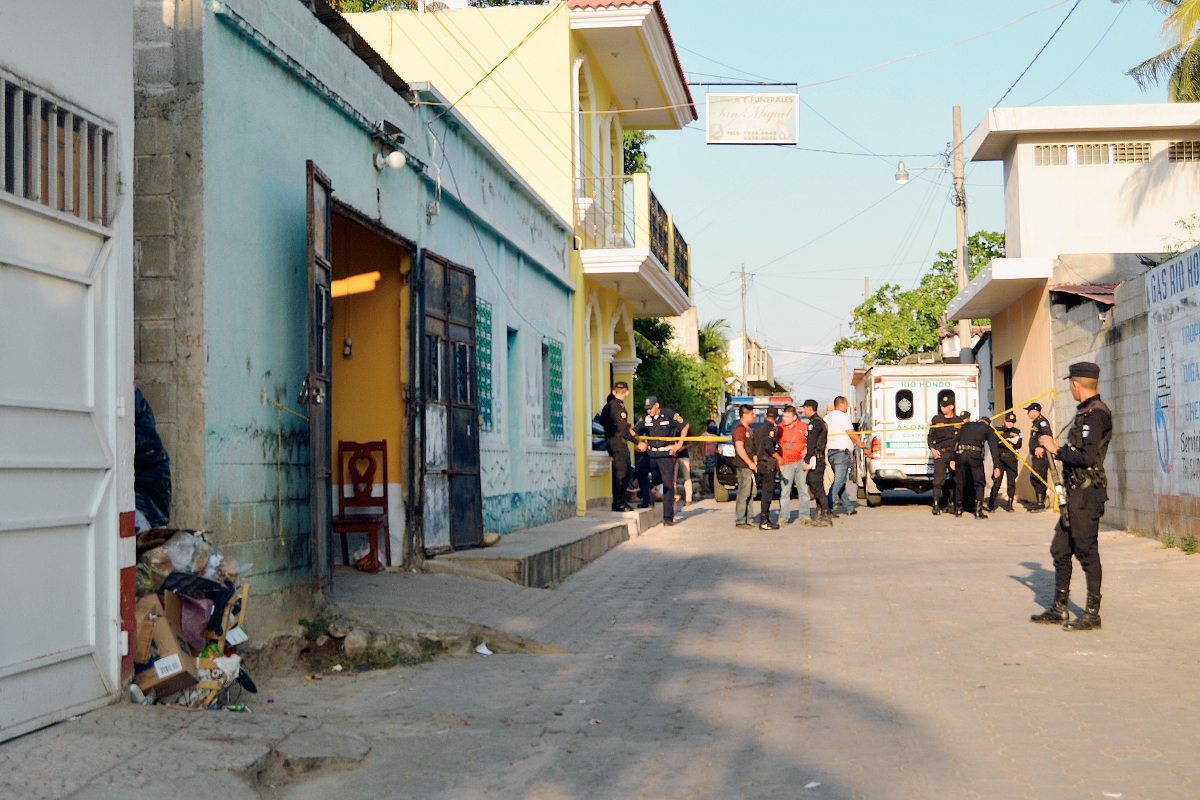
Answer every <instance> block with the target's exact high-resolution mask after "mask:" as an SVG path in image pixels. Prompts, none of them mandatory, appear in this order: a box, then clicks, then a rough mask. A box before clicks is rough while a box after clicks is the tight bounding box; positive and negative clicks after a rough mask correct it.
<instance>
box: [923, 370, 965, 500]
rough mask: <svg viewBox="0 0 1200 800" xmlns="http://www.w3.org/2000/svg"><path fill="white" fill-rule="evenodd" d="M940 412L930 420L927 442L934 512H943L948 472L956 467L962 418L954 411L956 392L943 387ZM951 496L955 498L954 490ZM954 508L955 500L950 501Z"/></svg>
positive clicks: (939, 393)
mask: <svg viewBox="0 0 1200 800" xmlns="http://www.w3.org/2000/svg"><path fill="white" fill-rule="evenodd" d="M938 412H939V413H937V414H934V416H933V419H931V420H930V421H929V435H928V436H926V437H925V443H926V444H928V445H929V449H930V450H932V451H933V514H934V516H937V515H938V514H940V513H942V505H941V503H942V492H943V490H944V489H943V487H944V486H945V485H946V477H947V475H946V473H947V472H948V471H950V470H953V469H954V443H955V440H957V439H958V428H959V423H961V422H962V418H961V417H959V416H958V415H957V414H955V413H954V392H952V391H950V390H949V389H943V390H942V391H940V392H938ZM949 496H950V497H951V498H953V496H954V492H950V493H949ZM948 502H949V503H950V505H951V510H953V505H954V501H953V500H952V499H951V500H949V501H948Z"/></svg>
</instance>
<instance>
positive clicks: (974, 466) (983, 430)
mask: <svg viewBox="0 0 1200 800" xmlns="http://www.w3.org/2000/svg"><path fill="white" fill-rule="evenodd" d="M985 446H987V447H989V448H991V451H992V461H993V462H995V461H996V459H997V458H998V456H997V455H996V450H997V448H998V447H999V445H998V444H997V442H996V429H995V428H993V427H992V423H991V420H989V419H988V418H987V417H980V418H979V419H978V420H976V421H975V422H964V423H963V426H962V427H961V428H959V429H958V439H957V440H956V441H955V443H954V455H955V463H956V467H955V470H954V494H955V508H954V516H956V517H961V516H962V512H963V506H964V501H965V495H966V491H967V481H968V480H969V481H971V482H972V483H974V484H975V519H987V514H985V513H983V491H984V489H985V488H986V487H987V475H985V474H984V466H983V448H984V447H985ZM999 476H1000V470H999V469H998V468H997V469H995V470H994V475H993V476H992V477H993V478H998V477H999Z"/></svg>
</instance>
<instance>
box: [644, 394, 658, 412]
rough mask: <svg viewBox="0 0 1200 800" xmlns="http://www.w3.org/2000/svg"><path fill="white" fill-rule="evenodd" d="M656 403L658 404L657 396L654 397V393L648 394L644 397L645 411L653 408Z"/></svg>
mask: <svg viewBox="0 0 1200 800" xmlns="http://www.w3.org/2000/svg"><path fill="white" fill-rule="evenodd" d="M656 405H658V398H657V397H655V396H654V395H650V396H649V397H647V398H646V410H647V411H649V410H650V409H652V408H654V407H655V406H656Z"/></svg>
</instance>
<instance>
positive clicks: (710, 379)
mask: <svg viewBox="0 0 1200 800" xmlns="http://www.w3.org/2000/svg"><path fill="white" fill-rule="evenodd" d="M633 325H634V339H635V341H636V342H637V348H638V357H639V358H641V359H642V363H641V365H639V366H638V371H637V377H636V379H635V380H634V382H633V399H634V403H635V405H634V408H635V409H640V408H641V407H642V405H643V403H644V402H645V400H646V398H647V397H649V396H650V395H654V396H655V397H657V398H658V400H659V402H660V403H662V404H663V405H664V406H668V407H670V408H673V409H675V411H676V412H678V413H679V415H680V416H682V417H683V418H684V419H685V420H687V421H688V422H689V423H691V426H692V433H693V434H698V433H700V432H702V431H703V428H704V423H705V422H706V421H707V420H709V419H710V418H715V417H716V413H717V402H718V400H719V399H720V398H721V396H722V394H723V393H724V391H725V379H726V378H727V377H729V372H728V363H729V341H728V339H727V338H726V336H725V330H727V329H728V327H729V326H728V324H727V323H726V322H725V320H713V321H712V322H709V323H706V324H705V325H704V326H702V327H701V328H700V334H701V335H700V340H701V346H700V349H701V357H699V358H698V357H696V356H691V355H687V354H686V353H681V352H679V351H678V350H672V349H671V348H670V341H671V325H670V324H669V323H668V322H666V321H665V320H661V319H656V318H653V317H648V318H643V319H635V320H634V321H633Z"/></svg>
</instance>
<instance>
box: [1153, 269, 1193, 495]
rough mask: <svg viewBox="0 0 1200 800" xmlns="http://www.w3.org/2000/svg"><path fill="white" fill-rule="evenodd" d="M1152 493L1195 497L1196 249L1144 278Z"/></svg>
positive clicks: (1154, 270)
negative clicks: (1152, 445)
mask: <svg viewBox="0 0 1200 800" xmlns="http://www.w3.org/2000/svg"><path fill="white" fill-rule="evenodd" d="M1146 300H1147V303H1148V306H1149V331H1148V333H1149V347H1148V348H1147V350H1148V352H1149V356H1150V379H1151V383H1152V386H1151V392H1152V402H1151V407H1152V410H1153V413H1154V442H1155V453H1156V456H1157V469H1155V470H1154V493H1155V494H1167V495H1191V496H1200V247H1194V248H1192V249H1191V250H1188V251H1187V252H1186V253H1184V254H1183V255H1181V256H1179V257H1178V258H1174V259H1172V260H1170V261H1168V262H1166V263H1164V264H1162V265H1160V266H1158V267H1155V268H1154V269H1152V270H1151V271H1150V272H1148V273H1147V274H1146Z"/></svg>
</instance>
